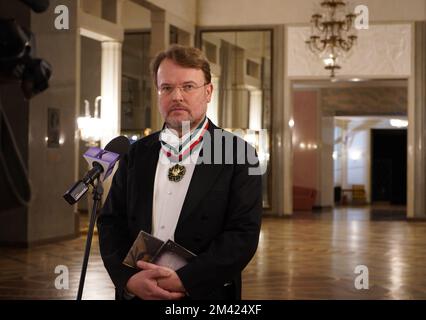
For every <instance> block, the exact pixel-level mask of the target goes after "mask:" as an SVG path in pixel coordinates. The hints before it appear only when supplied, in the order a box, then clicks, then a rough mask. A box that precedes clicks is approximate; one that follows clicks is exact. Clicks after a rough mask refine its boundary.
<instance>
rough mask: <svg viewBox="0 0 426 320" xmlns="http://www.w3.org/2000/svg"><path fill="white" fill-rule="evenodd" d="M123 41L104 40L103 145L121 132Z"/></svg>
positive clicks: (102, 86)
mask: <svg viewBox="0 0 426 320" xmlns="http://www.w3.org/2000/svg"><path fill="white" fill-rule="evenodd" d="M121 46H122V44H121V42H117V41H111V42H110V41H106V42H102V74H101V77H102V81H101V96H102V101H101V119H102V122H103V126H104V131H103V134H102V140H101V147H105V145H106V144H107V143H108V142H109V141H111V139H113V138H115V137H116V136H118V135H119V134H120V123H121V119H120V115H121Z"/></svg>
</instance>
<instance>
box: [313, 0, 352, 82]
mask: <svg viewBox="0 0 426 320" xmlns="http://www.w3.org/2000/svg"><path fill="white" fill-rule="evenodd" d="M320 5H321V9H322V10H321V11H323V12H322V13H315V14H313V15H312V19H311V36H310V38H309V39H308V40H306V41H305V43H306V45H307V46H308V48H309V49H310V50H311V51H312V52H313V53H314V54H315V55H317V56H318V57H319V58H320V59H321V61H322V62H323V63H324V65H325V69H326V70H329V71H330V72H331V78H334V76H335V70H338V69H341V66H340V65H339V60H340V59H341V58H343V57H344V56H346V55H347V54H348V53H349V52H350V50H351V49H352V47H353V45H354V44H355V43H356V39H357V36H356V35H355V28H353V22H354V20H355V18H356V16H357V15H356V14H354V13H347V14H346V10H347V8H346V5H347V4H346V2H345V1H343V0H324V1H322V2H321V4H320Z"/></svg>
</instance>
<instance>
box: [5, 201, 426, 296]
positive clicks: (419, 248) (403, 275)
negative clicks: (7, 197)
mask: <svg viewBox="0 0 426 320" xmlns="http://www.w3.org/2000/svg"><path fill="white" fill-rule="evenodd" d="M84 223H85V222H83V223H82V224H84ZM424 243H426V222H408V221H406V220H405V218H404V210H403V208H402V209H401V208H395V209H390V208H386V207H382V208H380V207H376V208H375V209H374V210H372V209H371V208H369V207H360V208H336V209H334V210H332V211H329V212H318V213H295V214H294V215H293V217H292V218H269V217H265V218H264V219H263V225H262V233H261V238H260V243H259V248H258V251H257V253H256V256H255V258H254V259H253V260H252V261H251V263H250V264H249V266H248V267H247V268H246V270H245V271H244V274H243V281H244V282H243V286H244V289H243V298H244V299H426V269H425V261H426V246H425V245H424ZM84 245H85V234H84V233H83V235H82V236H81V237H80V238H78V239H74V240H70V241H63V242H59V243H55V244H49V245H44V246H39V247H35V248H32V249H15V248H14V249H7V248H6V249H5V248H2V250H1V253H0V265H1V266H2V267H1V268H2V269H1V271H0V299H75V297H76V293H77V288H78V282H79V276H80V268H81V261H82V258H83V252H84ZM57 265H66V266H67V267H68V268H69V274H70V284H69V287H70V289H69V290H57V289H55V286H54V282H55V278H56V277H57V276H58V274H55V267H56V266H57ZM357 265H366V266H367V267H368V268H369V289H368V290H356V289H355V286H354V281H355V278H356V276H357V274H355V273H354V270H355V267H356V266H357ZM83 299H114V289H113V285H112V283H111V281H110V280H109V277H108V275H107V273H106V271H105V269H104V268H103V264H102V261H101V259H100V255H99V250H98V242H97V237H94V242H93V246H92V255H91V257H90V261H89V267H88V272H87V277H86V285H85V290H84V295H83Z"/></svg>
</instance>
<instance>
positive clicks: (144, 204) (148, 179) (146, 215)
mask: <svg viewBox="0 0 426 320" xmlns="http://www.w3.org/2000/svg"><path fill="white" fill-rule="evenodd" d="M146 146H147V148H148V150H146V152H145V153H144V155H143V157H142V158H141V159H140V165H138V166H139V167H141V168H143V169H142V170H141V171H140V176H139V177H138V181H140V183H141V185H140V190H139V191H138V194H139V195H140V198H139V203H140V206H138V207H139V208H141V212H142V213H143V214H142V223H141V228H142V229H143V230H144V231H145V232H148V233H151V231H152V230H151V229H152V198H153V194H154V182H155V172H156V171H157V162H158V155H159V152H160V148H161V144H160V141H159V134H155V136H154V137H153V139H152V140H150V141H148V142H147V144H146Z"/></svg>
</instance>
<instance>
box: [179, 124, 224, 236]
mask: <svg viewBox="0 0 426 320" xmlns="http://www.w3.org/2000/svg"><path fill="white" fill-rule="evenodd" d="M214 129H218V127H216V126H215V125H214V124H213V123H212V122H211V121H210V120H209V128H208V131H209V133H210V136H211V146H210V147H211V151H212V152H211V155H212V159H211V164H205V163H201V164H197V165H196V166H195V168H194V173H193V174H192V179H191V182H190V184H189V188H188V192H187V193H186V197H185V200H184V202H183V206H182V210H181V212H180V216H179V220H178V223H177V226H176V230H178V229H179V227H180V226H181V224H182V223H183V222H184V221H185V219H187V218H188V217H189V216H190V215H191V213H193V211H194V210H195V209H196V207H197V205H198V203H199V202H200V201H201V200H202V199H203V198H205V197H206V195H207V193H208V191H209V190H210V189H211V187H212V186H213V183H214V182H215V181H216V178H217V176H218V175H219V173H220V171H221V170H222V168H223V166H221V165H214V164H213V150H214V138H213V133H214ZM205 147H208V145H206V144H203V147H202V149H201V150H200V156H202V155H203V151H204V148H205Z"/></svg>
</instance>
